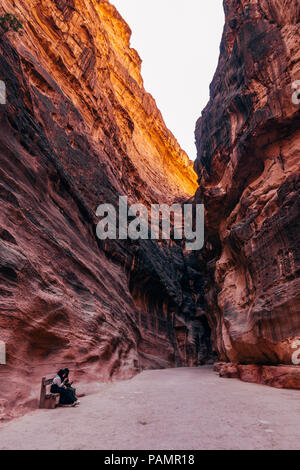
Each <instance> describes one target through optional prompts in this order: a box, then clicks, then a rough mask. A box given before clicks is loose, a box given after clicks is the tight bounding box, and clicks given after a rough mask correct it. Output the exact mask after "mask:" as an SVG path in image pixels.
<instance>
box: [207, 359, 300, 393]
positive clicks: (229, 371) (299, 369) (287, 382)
mask: <svg viewBox="0 0 300 470" xmlns="http://www.w3.org/2000/svg"><path fill="white" fill-rule="evenodd" d="M214 370H215V371H216V372H218V373H219V375H220V377H223V378H238V379H240V380H242V381H243V382H251V383H258V384H262V385H269V386H271V387H276V388H291V389H300V366H286V365H279V366H262V365H259V364H232V363H230V362H227V363H226V362H217V363H215V364H214Z"/></svg>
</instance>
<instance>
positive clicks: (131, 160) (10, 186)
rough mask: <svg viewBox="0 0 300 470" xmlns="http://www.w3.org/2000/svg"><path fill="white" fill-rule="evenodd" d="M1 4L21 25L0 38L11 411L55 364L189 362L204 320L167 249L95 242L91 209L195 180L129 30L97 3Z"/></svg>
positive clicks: (104, 370)
mask: <svg viewBox="0 0 300 470" xmlns="http://www.w3.org/2000/svg"><path fill="white" fill-rule="evenodd" d="M1 8H2V13H6V12H9V13H13V14H17V15H18V17H19V18H20V19H22V21H23V32H22V35H18V34H16V33H13V32H9V33H6V34H1V37H0V79H1V80H2V81H4V82H5V84H6V88H7V103H6V104H5V105H1V107H0V120H1V124H0V158H1V170H0V200H1V215H0V339H1V341H4V342H5V343H6V349H7V365H6V366H0V375H1V378H0V381H1V385H0V387H1V390H0V400H1V402H0V407H2V408H1V410H0V412H1V413H2V415H3V416H13V415H15V414H17V413H19V412H22V409H23V408H22V407H23V406H25V407H26V406H36V403H37V401H36V400H37V395H38V391H39V385H40V380H41V377H42V376H43V375H48V376H49V375H52V374H53V373H54V372H55V371H56V370H57V368H60V367H61V366H66V365H68V367H69V368H70V369H71V371H72V373H73V374H75V379H77V380H79V379H80V378H81V377H83V378H84V380H89V379H95V378H96V379H98V380H109V379H111V378H115V377H119V378H122V377H130V376H132V375H133V374H134V373H136V372H138V371H139V370H141V369H142V368H145V367H168V366H175V365H189V364H197V363H198V362H199V361H201V360H202V359H203V357H204V356H206V355H207V354H208V353H209V352H208V349H209V327H208V325H207V322H206V320H205V318H204V317H203V314H202V311H201V310H199V309H198V307H197V305H199V304H200V303H201V299H199V296H197V292H198V291H200V290H201V289H200V286H201V285H202V283H203V277H202V275H201V273H199V272H198V271H197V270H196V269H194V268H193V260H192V259H191V256H187V255H186V254H185V253H184V251H183V249H182V247H181V244H180V243H178V244H175V243H173V244H169V243H167V242H164V243H157V242H155V241H149V242H147V241H137V242H133V241H132V242H131V241H126V240H124V241H102V242H100V241H99V240H98V239H97V237H96V233H95V228H96V224H97V222H98V220H99V219H97V218H96V216H95V212H96V209H97V207H98V205H99V204H101V203H112V204H114V205H115V206H116V207H117V204H118V197H119V196H120V195H126V196H128V202H129V204H132V203H135V202H142V203H143V204H145V205H146V206H149V205H150V204H152V203H172V202H173V201H180V202H183V201H185V200H186V199H189V198H190V197H191V196H193V195H194V193H195V190H196V188H197V185H196V175H195V173H194V171H193V168H192V163H191V162H190V161H189V159H188V157H187V155H186V154H185V152H184V151H182V150H181V148H180V147H179V145H178V143H177V141H176V139H175V138H174V136H173V135H172V134H171V133H170V132H169V130H168V129H167V128H166V126H165V124H164V121H163V118H162V116H161V114H160V112H159V110H158V109H157V107H156V104H155V101H154V100H153V98H152V97H151V96H150V95H149V94H148V93H146V91H145V90H144V87H143V81H142V78H141V74H140V68H141V60H140V58H139V56H138V54H137V52H136V51H135V50H134V49H131V48H130V34H131V33H130V29H129V27H128V26H127V24H126V23H125V22H124V21H123V19H122V18H121V17H120V15H119V14H118V12H117V11H116V9H115V8H114V7H113V6H112V5H111V4H110V3H109V2H108V1H105V0H101V1H96V0H42V1H40V0H39V1H36V0H32V1H23V0H16V1H14V2H11V1H8V0H4V1H3V2H2V6H1ZM194 264H195V263H194ZM11 406H13V407H14V411H13V412H11V414H9V413H10V412H9V410H10V408H11Z"/></svg>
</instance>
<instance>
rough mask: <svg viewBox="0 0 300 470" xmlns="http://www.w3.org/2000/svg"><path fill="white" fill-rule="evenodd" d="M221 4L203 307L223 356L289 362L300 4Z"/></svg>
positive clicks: (298, 291) (299, 283) (293, 325)
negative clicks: (294, 97) (222, 24)
mask: <svg viewBox="0 0 300 470" xmlns="http://www.w3.org/2000/svg"><path fill="white" fill-rule="evenodd" d="M224 5H225V13H226V24H225V28H224V33H223V38H222V43H221V53H220V59H219V65H218V69H217V71H216V74H215V77H214V79H213V82H212V84H211V90H210V91H211V97H210V102H209V104H208V105H207V107H206V108H205V110H204V111H203V114H202V117H201V118H200V119H199V121H198V123H197V127H196V141H197V148H198V158H197V161H196V164H195V169H196V171H197V173H198V175H199V190H198V192H197V201H199V202H200V201H202V202H204V204H205V208H206V237H207V239H206V250H204V251H203V252H201V253H200V254H199V257H198V264H199V266H201V267H202V269H203V271H204V272H205V284H204V286H203V293H204V297H205V305H204V307H203V308H204V310H205V312H206V315H207V318H208V321H209V325H210V327H211V328H212V342H213V344H214V347H215V348H216V350H217V352H218V355H219V359H220V360H223V361H226V360H227V361H232V362H242V363H245V364H247V363H249V364H251V363H260V364H274V365H277V364H279V363H282V364H292V354H293V353H294V351H295V350H294V348H293V345H294V342H295V341H296V340H299V339H300V313H299V312H300V280H299V272H300V269H299V267H300V263H299V261H300V252H299V249H300V243H299V241H300V240H299V233H300V230H299V228H300V227H299V220H300V217H299V215H300V210H299V204H300V177H299V176H300V173H299V163H300V128H299V122H300V119H299V118H300V105H295V104H294V103H293V101H292V93H293V89H292V83H293V82H294V81H296V80H299V79H300V47H299V46H300V22H299V19H300V4H299V1H298V0H288V1H285V2H268V1H266V0H255V1H253V2H249V1H246V0H226V1H225V2H224ZM256 369H257V368H256V366H250V368H249V371H247V369H246V368H245V367H244V366H243V370H242V375H243V376H247V378H249V379H250V378H251V377H252V376H253V379H254V381H257V380H258V379H257V377H256V376H257V370H256ZM277 370H278V369H276V374H277ZM271 373H272V369H270V374H271ZM274 373H275V372H274ZM278 380H279V379H278Z"/></svg>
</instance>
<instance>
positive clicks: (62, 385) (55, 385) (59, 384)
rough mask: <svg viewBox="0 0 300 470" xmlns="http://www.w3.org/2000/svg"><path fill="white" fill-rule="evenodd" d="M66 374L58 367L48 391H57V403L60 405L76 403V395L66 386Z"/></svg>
mask: <svg viewBox="0 0 300 470" xmlns="http://www.w3.org/2000/svg"><path fill="white" fill-rule="evenodd" d="M67 379H68V377H67V374H66V371H65V370H64V369H60V370H59V371H58V372H57V375H56V376H55V377H54V379H53V382H52V385H51V389H50V392H51V393H59V395H60V398H59V404H60V405H75V404H77V403H78V400H77V398H76V395H75V393H74V391H73V390H71V389H70V388H69V387H67V385H66V382H67Z"/></svg>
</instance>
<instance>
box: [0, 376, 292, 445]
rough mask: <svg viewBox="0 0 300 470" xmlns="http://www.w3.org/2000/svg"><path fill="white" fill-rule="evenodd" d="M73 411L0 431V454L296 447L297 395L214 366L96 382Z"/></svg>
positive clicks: (46, 413)
mask: <svg viewBox="0 0 300 470" xmlns="http://www.w3.org/2000/svg"><path fill="white" fill-rule="evenodd" d="M90 390H91V393H90V394H89V395H87V396H86V397H84V398H82V399H81V405H80V406H79V407H76V408H57V409H55V410H36V411H34V412H32V413H29V414H27V415H25V416H23V417H22V418H19V419H16V420H14V421H12V422H10V423H6V424H2V425H0V449H1V450H3V449H105V450H117V449H119V450H136V449H152V450H166V449H170V450H195V449H300V393H299V391H296V390H295V391H294V390H280V389H274V388H269V387H265V386H262V385H256V384H248V383H243V382H240V381H239V380H236V379H221V378H219V377H218V376H217V375H216V373H215V372H213V371H212V369H211V368H208V367H202V368H190V369H188V368H179V369H169V370H154V371H145V372H142V373H141V374H140V375H138V376H136V377H134V378H133V379H131V380H128V381H124V382H116V383H113V384H108V385H104V386H103V384H101V385H99V388H98V389H97V384H93V387H92V388H91V389H90Z"/></svg>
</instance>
